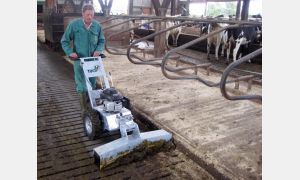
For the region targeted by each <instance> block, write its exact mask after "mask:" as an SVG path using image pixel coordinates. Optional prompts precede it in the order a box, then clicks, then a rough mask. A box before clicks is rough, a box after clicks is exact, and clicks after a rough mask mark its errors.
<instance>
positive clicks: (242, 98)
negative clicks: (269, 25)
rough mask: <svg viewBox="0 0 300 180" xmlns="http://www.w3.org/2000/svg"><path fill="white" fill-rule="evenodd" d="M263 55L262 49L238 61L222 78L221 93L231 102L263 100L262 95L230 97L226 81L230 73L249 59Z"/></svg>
mask: <svg viewBox="0 0 300 180" xmlns="http://www.w3.org/2000/svg"><path fill="white" fill-rule="evenodd" d="M261 53H262V48H260V49H258V50H256V51H254V52H252V53H250V54H248V55H246V56H244V57H242V58H240V59H238V60H237V61H235V62H233V63H231V64H230V65H229V66H228V67H227V68H226V69H225V70H224V73H223V75H222V77H221V82H220V89H221V93H222V95H223V96H224V97H225V98H226V99H229V100H250V99H258V100H260V101H261V100H262V96H261V95H241V96H230V95H229V94H228V93H227V91H226V79H227V78H228V76H229V73H230V72H231V71H232V70H233V69H234V68H235V67H236V66H238V65H240V64H242V63H244V62H246V61H248V60H249V59H251V58H253V57H255V56H257V55H259V54H261Z"/></svg>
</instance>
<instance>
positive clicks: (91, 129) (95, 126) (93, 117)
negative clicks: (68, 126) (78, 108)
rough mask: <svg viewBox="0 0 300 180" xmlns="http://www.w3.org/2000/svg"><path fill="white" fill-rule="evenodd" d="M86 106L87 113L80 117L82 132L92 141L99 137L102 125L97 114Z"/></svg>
mask: <svg viewBox="0 0 300 180" xmlns="http://www.w3.org/2000/svg"><path fill="white" fill-rule="evenodd" d="M87 106H88V107H87V108H88V111H87V112H85V113H84V114H83V117H82V118H83V126H84V131H85V133H86V135H87V136H88V137H89V139H90V140H94V139H97V138H99V137H100V135H101V132H102V128H103V125H102V121H101V119H100V115H99V114H98V112H96V111H95V110H93V109H92V108H91V106H90V104H89V103H88V104H87Z"/></svg>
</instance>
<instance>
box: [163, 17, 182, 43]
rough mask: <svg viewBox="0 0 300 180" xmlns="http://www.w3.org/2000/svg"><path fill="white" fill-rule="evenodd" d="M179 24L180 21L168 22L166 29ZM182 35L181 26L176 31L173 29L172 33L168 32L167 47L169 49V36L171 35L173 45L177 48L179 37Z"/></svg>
mask: <svg viewBox="0 0 300 180" xmlns="http://www.w3.org/2000/svg"><path fill="white" fill-rule="evenodd" d="M178 23H179V22H178V21H167V22H166V29H167V28H169V27H172V26H175V25H177V24H178ZM180 34H181V26H179V27H177V28H175V29H171V30H170V31H167V32H166V46H167V48H168V49H169V48H170V46H169V41H168V40H169V36H170V35H171V37H172V40H173V45H175V46H177V40H178V37H179V35H180Z"/></svg>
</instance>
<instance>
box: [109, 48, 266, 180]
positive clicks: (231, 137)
mask: <svg viewBox="0 0 300 180" xmlns="http://www.w3.org/2000/svg"><path fill="white" fill-rule="evenodd" d="M107 56H108V57H107V59H106V60H105V62H104V65H105V68H106V70H107V71H109V72H111V74H112V78H113V80H114V86H115V87H116V88H117V89H118V90H120V91H121V92H122V93H123V95H125V96H127V97H128V98H129V99H131V102H132V104H133V106H134V107H135V108H136V109H138V110H139V111H141V112H143V113H144V114H145V115H146V116H147V117H148V118H150V119H151V120H152V121H153V122H154V123H155V124H157V125H158V126H159V127H161V128H164V129H166V130H167V131H170V132H171V133H173V135H174V138H175V139H176V141H177V142H178V143H179V144H181V145H182V146H181V147H182V148H183V149H185V150H186V151H187V152H188V153H190V154H191V155H192V156H193V157H194V158H195V159H194V160H195V161H198V162H199V163H200V164H202V165H203V166H206V167H207V168H208V169H211V173H217V174H218V173H219V175H220V177H223V178H226V177H227V178H230V179H261V172H262V170H261V164H262V156H261V155H262V140H261V134H262V126H261V124H262V121H261V117H262V107H261V104H257V103H255V102H251V101H229V100H226V99H224V98H223V97H222V95H221V92H220V89H219V88H210V87H207V86H205V85H203V84H202V83H199V82H198V81H182V80H181V81H174V80H169V79H166V78H165V77H164V76H163V74H162V72H161V69H160V68H159V67H154V66H149V65H134V64H132V63H130V62H129V61H128V60H127V57H126V56H115V55H110V54H107ZM209 79H211V80H215V81H217V80H219V79H220V76H219V75H218V74H212V75H211V76H210V77H209ZM233 86H234V85H231V86H230V85H229V87H233ZM240 88H241V89H243V88H244V89H246V86H245V85H240ZM253 92H255V93H261V88H260V87H258V86H254V87H253V88H252V92H250V93H253Z"/></svg>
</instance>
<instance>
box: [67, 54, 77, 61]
mask: <svg viewBox="0 0 300 180" xmlns="http://www.w3.org/2000/svg"><path fill="white" fill-rule="evenodd" d="M69 57H70V58H71V59H72V60H75V59H77V58H78V55H77V54H76V53H71V54H70V55H69Z"/></svg>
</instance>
